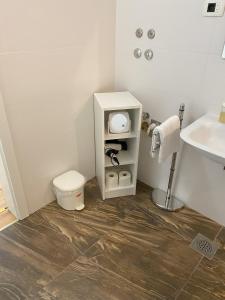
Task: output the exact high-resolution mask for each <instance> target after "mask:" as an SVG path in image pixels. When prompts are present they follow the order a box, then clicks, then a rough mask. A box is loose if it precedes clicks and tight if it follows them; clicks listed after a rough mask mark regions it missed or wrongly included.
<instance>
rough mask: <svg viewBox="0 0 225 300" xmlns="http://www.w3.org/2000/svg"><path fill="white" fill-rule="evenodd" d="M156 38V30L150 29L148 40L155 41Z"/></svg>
mask: <svg viewBox="0 0 225 300" xmlns="http://www.w3.org/2000/svg"><path fill="white" fill-rule="evenodd" d="M154 37H155V30H154V29H150V30H149V31H148V38H149V39H151V40H152V39H154Z"/></svg>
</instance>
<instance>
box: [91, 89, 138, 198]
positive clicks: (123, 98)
mask: <svg viewBox="0 0 225 300" xmlns="http://www.w3.org/2000/svg"><path fill="white" fill-rule="evenodd" d="M115 111H118V112H121V111H126V112H128V113H129V116H130V119H131V131H130V132H129V133H121V134H111V133H108V130H107V123H108V118H109V114H110V112H115ZM94 112H95V147H96V176H97V179H98V183H99V186H100V190H101V193H102V198H103V199H108V198H114V197H122V196H127V195H135V194H136V182H137V168H138V153H139V143H140V131H141V116H142V105H141V103H140V102H139V101H138V100H137V99H136V98H135V97H134V96H133V95H131V94H130V93H129V92H117V93H96V94H95V95H94ZM111 140H120V141H126V142H127V145H128V150H127V151H120V152H119V154H118V155H117V157H118V159H119V161H120V166H119V167H113V165H112V163H111V159H110V158H109V157H107V156H106V155H105V151H104V147H105V143H106V141H111ZM111 170H113V171H116V172H120V171H123V170H126V171H129V172H130V173H131V176H132V180H131V184H130V185H128V186H119V185H118V186H117V187H116V188H111V189H110V188H108V187H107V186H106V182H105V174H106V172H107V171H111Z"/></svg>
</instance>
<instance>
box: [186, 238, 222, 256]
mask: <svg viewBox="0 0 225 300" xmlns="http://www.w3.org/2000/svg"><path fill="white" fill-rule="evenodd" d="M191 248H192V249H193V250H195V251H197V252H198V253H200V254H202V255H204V256H205V257H206V258H208V259H210V260H211V259H213V257H214V255H215V254H216V251H217V250H218V245H217V243H215V242H213V241H211V240H210V239H208V238H207V237H205V236H204V235H202V234H201V233H199V234H197V236H196V237H195V238H194V239H193V241H192V243H191Z"/></svg>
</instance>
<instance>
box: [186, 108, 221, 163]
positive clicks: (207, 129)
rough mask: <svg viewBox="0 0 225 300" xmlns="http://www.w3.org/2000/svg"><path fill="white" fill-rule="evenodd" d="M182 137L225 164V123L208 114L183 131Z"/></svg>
mask: <svg viewBox="0 0 225 300" xmlns="http://www.w3.org/2000/svg"><path fill="white" fill-rule="evenodd" d="M181 138H182V140H183V141H184V142H186V143H187V144H189V145H191V146H193V147H194V148H196V149H198V150H199V151H201V152H202V154H204V155H206V156H207V157H208V158H210V159H212V160H214V161H216V162H218V163H221V164H223V165H224V166H225V124H223V123H220V122H219V121H218V115H214V114H206V115H204V116H203V117H201V118H200V119H198V120H196V121H195V122H194V123H192V124H191V125H189V126H188V127H186V128H185V129H183V130H182V131H181Z"/></svg>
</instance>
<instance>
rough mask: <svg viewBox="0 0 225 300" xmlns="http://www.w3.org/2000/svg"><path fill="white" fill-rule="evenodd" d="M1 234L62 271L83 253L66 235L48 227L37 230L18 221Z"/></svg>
mask: <svg viewBox="0 0 225 300" xmlns="http://www.w3.org/2000/svg"><path fill="white" fill-rule="evenodd" d="M1 236H4V237H6V238H7V239H10V240H11V241H13V242H14V243H16V244H17V245H18V247H22V248H23V249H24V248H25V247H26V248H27V249H29V250H30V251H32V252H33V253H36V255H38V256H39V257H40V256H41V257H43V258H44V259H45V260H46V261H48V262H49V265H53V266H57V267H58V269H59V270H60V271H62V270H63V269H64V268H65V267H67V266H68V265H69V264H70V263H71V262H72V261H74V260H75V259H76V258H77V257H78V256H79V255H80V254H81V253H80V251H78V250H77V249H76V248H75V247H74V246H73V244H72V243H70V242H69V241H68V240H66V239H65V238H64V236H62V235H60V234H58V233H57V232H54V231H52V230H49V229H48V228H46V227H41V226H39V228H38V230H35V229H33V228H29V227H28V226H25V225H23V224H21V223H16V224H13V225H12V226H10V227H8V228H7V229H5V230H3V231H2V233H1Z"/></svg>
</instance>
